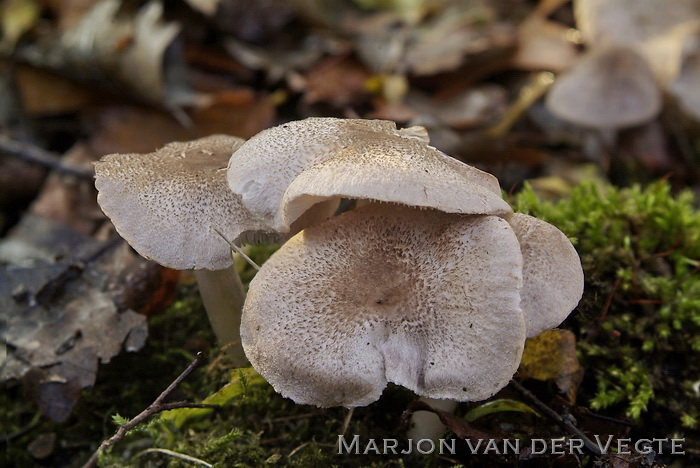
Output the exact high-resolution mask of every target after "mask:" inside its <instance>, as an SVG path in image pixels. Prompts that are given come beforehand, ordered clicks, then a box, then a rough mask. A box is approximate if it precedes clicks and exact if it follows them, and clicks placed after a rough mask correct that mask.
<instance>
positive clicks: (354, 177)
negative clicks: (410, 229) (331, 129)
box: [282, 135, 512, 222]
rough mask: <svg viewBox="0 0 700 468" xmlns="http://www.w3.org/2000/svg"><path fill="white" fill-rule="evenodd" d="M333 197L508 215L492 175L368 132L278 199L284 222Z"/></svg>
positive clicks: (299, 179)
mask: <svg viewBox="0 0 700 468" xmlns="http://www.w3.org/2000/svg"><path fill="white" fill-rule="evenodd" d="M337 197H344V198H356V199H365V200H376V201H383V202H393V203H401V204H404V205H409V206H416V207H423V208H435V209H437V210H440V211H444V212H447V213H462V214H491V215H501V216H505V215H509V214H510V213H511V212H512V210H511V208H510V206H509V205H508V204H507V203H506V202H505V201H504V200H503V199H502V198H501V191H500V188H499V186H498V182H497V181H496V180H495V178H494V177H493V176H492V175H491V174H488V173H486V172H482V171H480V170H478V169H476V168H474V167H472V166H469V165H467V164H463V163H461V162H459V161H456V160H455V159H453V158H451V157H449V156H446V155H445V154H443V153H441V152H440V151H438V150H436V149H435V148H432V147H430V146H427V145H425V144H424V143H422V142H420V141H417V140H410V139H406V138H401V139H397V138H393V139H389V138H386V137H382V136H379V135H367V136H366V137H365V138H363V139H362V140H359V141H356V142H354V143H353V144H351V145H348V146H346V147H345V148H343V149H341V150H340V151H338V153H337V154H336V155H334V156H333V157H331V158H329V159H327V160H325V161H323V162H321V163H318V164H316V165H314V166H311V167H309V168H308V169H306V170H304V171H302V172H301V173H300V174H299V175H298V176H297V177H296V178H295V179H294V180H293V181H292V182H291V183H290V184H289V187H287V190H286V191H285V194H284V197H283V199H282V206H283V210H284V218H285V222H289V221H290V220H293V219H296V218H297V217H298V216H300V215H301V214H302V213H304V212H305V211H306V210H308V209H309V208H310V207H311V206H313V204H315V203H318V202H320V201H323V200H329V199H333V198H337Z"/></svg>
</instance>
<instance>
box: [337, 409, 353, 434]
mask: <svg viewBox="0 0 700 468" xmlns="http://www.w3.org/2000/svg"><path fill="white" fill-rule="evenodd" d="M354 413H355V408H350V409H348V414H346V415H345V418H344V419H343V426H342V427H341V428H340V434H341V435H345V433H346V432H347V430H348V427H349V426H350V420H352V415H353V414H354Z"/></svg>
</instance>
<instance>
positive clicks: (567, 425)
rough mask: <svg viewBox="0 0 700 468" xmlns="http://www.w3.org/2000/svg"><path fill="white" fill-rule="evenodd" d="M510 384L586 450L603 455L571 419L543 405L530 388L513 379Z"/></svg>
mask: <svg viewBox="0 0 700 468" xmlns="http://www.w3.org/2000/svg"><path fill="white" fill-rule="evenodd" d="M510 384H511V385H512V386H513V388H515V389H516V390H517V391H518V393H520V394H521V395H523V396H524V397H526V398H527V399H529V400H530V401H531V402H532V403H534V405H535V406H537V408H539V409H540V411H542V412H543V413H544V414H546V415H547V416H548V417H549V418H550V419H552V420H554V422H556V423H557V424H559V425H560V426H561V427H562V428H564V429H565V430H567V431H568V432H569V433H570V434H574V435H575V436H577V437H578V438H580V439H581V440H582V441H583V444H584V445H585V446H586V448H587V449H588V450H590V451H591V452H593V453H595V454H596V455H603V453H602V452H601V451H600V448H599V447H598V446H597V445H596V444H595V443H593V441H592V440H591V439H589V438H588V437H587V436H586V434H584V433H583V432H582V431H581V430H580V429H579V428H578V427H576V426H574V425H573V424H572V423H571V421H569V420H568V419H566V418H564V417H563V416H561V415H560V414H559V413H557V412H556V411H554V410H553V409H552V408H550V407H549V406H547V405H545V404H544V403H543V402H542V401H541V400H540V399H539V398H537V397H536V396H535V395H534V394H533V393H532V392H530V390H528V389H527V388H525V387H523V386H522V385H520V383H518V382H516V381H515V380H511V381H510Z"/></svg>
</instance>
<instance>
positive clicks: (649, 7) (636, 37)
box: [574, 0, 700, 84]
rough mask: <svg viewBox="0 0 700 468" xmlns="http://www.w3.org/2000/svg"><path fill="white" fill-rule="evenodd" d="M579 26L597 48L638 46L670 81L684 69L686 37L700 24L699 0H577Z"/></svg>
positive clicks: (656, 71) (658, 75) (663, 78)
mask: <svg viewBox="0 0 700 468" xmlns="http://www.w3.org/2000/svg"><path fill="white" fill-rule="evenodd" d="M574 13H575V16H576V26H577V27H578V28H579V29H580V30H581V34H582V36H583V39H584V40H585V41H586V43H587V44H588V45H589V46H590V47H591V48H593V49H596V48H600V47H606V46H624V47H629V48H632V49H634V50H635V51H636V52H637V53H639V54H640V55H642V56H643V57H644V58H645V59H646V60H647V61H648V63H649V65H650V66H651V69H652V70H653V72H654V75H655V76H656V78H657V80H658V81H659V82H660V83H662V84H667V83H669V82H670V81H671V80H673V79H674V78H675V77H676V76H677V75H678V73H679V71H680V66H681V61H682V59H683V54H684V43H685V41H686V38H688V37H689V36H692V35H695V34H697V32H698V30H700V29H699V27H700V1H698V0H673V1H671V2H669V1H666V0H615V1H610V0H575V1H574Z"/></svg>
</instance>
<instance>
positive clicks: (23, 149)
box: [0, 135, 95, 179]
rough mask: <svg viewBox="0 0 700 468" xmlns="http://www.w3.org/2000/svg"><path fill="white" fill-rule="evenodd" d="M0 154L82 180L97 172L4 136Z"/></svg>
mask: <svg viewBox="0 0 700 468" xmlns="http://www.w3.org/2000/svg"><path fill="white" fill-rule="evenodd" d="M0 152H2V153H6V154H10V155H12V156H14V157H16V158H19V159H22V160H24V161H28V162H31V163H34V164H39V165H41V166H44V167H48V168H49V169H53V170H55V171H58V172H62V173H64V174H68V175H73V176H77V177H80V178H82V179H92V178H93V177H94V176H95V171H93V170H92V169H88V168H86V167H81V166H76V165H75V164H70V163H67V162H65V161H62V160H61V158H60V157H59V156H58V155H56V154H55V153H52V152H50V151H46V150H45V149H43V148H40V147H38V146H35V145H32V144H30V143H23V142H19V141H16V140H12V139H10V138H8V137H6V136H3V135H0Z"/></svg>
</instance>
